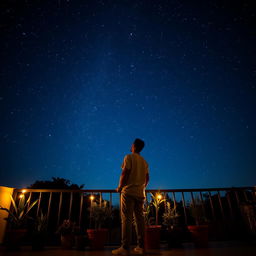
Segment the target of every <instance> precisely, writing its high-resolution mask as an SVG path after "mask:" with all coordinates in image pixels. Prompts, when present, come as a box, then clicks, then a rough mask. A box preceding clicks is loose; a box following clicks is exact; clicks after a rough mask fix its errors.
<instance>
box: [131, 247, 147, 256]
mask: <svg viewBox="0 0 256 256" xmlns="http://www.w3.org/2000/svg"><path fill="white" fill-rule="evenodd" d="M133 252H134V253H135V254H144V253H145V250H144V249H143V248H141V247H139V246H137V247H135V248H134V249H133Z"/></svg>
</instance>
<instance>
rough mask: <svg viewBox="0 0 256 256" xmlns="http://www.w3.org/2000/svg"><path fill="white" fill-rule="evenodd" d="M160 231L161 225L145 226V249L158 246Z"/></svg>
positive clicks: (157, 247)
mask: <svg viewBox="0 0 256 256" xmlns="http://www.w3.org/2000/svg"><path fill="white" fill-rule="evenodd" d="M160 231H161V226H158V225H155V226H146V229H145V249H159V248H160Z"/></svg>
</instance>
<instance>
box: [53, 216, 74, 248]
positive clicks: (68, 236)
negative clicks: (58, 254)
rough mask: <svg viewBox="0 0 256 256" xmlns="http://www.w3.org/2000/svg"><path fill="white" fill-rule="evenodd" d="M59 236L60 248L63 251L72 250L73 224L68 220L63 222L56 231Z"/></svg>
mask: <svg viewBox="0 0 256 256" xmlns="http://www.w3.org/2000/svg"><path fill="white" fill-rule="evenodd" d="M57 234H60V241H61V247H62V248H63V249H67V250H69V249H72V247H73V242H74V223H73V222H72V221H70V220H69V219H66V220H64V221H63V223H62V224H61V225H60V227H59V228H58V230H57Z"/></svg>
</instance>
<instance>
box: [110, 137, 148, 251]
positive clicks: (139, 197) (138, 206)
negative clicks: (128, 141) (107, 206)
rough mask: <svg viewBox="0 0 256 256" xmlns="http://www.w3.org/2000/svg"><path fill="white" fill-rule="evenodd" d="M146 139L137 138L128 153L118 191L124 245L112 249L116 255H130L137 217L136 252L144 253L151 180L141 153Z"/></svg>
mask: <svg viewBox="0 0 256 256" xmlns="http://www.w3.org/2000/svg"><path fill="white" fill-rule="evenodd" d="M144 145H145V144H144V141H142V140H141V139H135V141H134V143H133V144H132V147H131V152H132V154H129V155H126V156H125V157H124V161H123V164H122V174H121V177H120V181H119V186H118V188H117V192H121V218H122V246H121V247H120V248H118V249H116V250H113V251H112V254H115V255H128V254H129V250H130V243H131V233H132V220H133V216H134V217H135V224H136V234H137V242H138V245H137V247H136V248H135V249H134V253H137V254H143V253H144V233H145V222H144V213H143V206H144V200H145V198H146V196H145V188H146V186H147V184H148V181H149V173H148V164H147V162H146V161H145V160H144V158H143V157H142V156H141V155H140V152H141V150H142V149H143V148H144Z"/></svg>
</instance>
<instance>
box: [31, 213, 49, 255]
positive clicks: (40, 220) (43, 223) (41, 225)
mask: <svg viewBox="0 0 256 256" xmlns="http://www.w3.org/2000/svg"><path fill="white" fill-rule="evenodd" d="M46 232H47V215H44V214H43V212H42V211H41V212H40V214H39V215H38V216H37V217H36V219H35V222H34V230H33V235H32V249H33V250H42V249H43V248H44V245H45V240H46Z"/></svg>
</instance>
